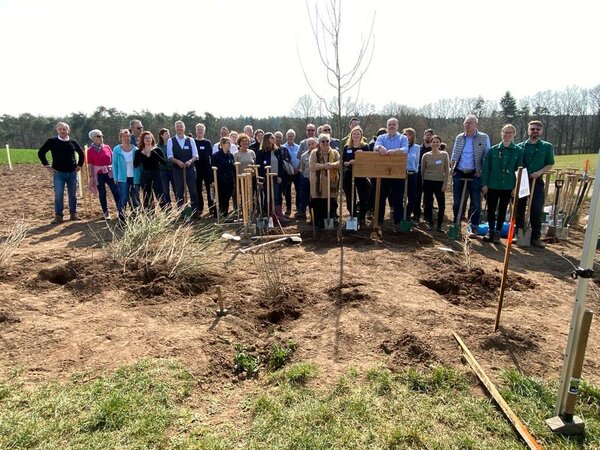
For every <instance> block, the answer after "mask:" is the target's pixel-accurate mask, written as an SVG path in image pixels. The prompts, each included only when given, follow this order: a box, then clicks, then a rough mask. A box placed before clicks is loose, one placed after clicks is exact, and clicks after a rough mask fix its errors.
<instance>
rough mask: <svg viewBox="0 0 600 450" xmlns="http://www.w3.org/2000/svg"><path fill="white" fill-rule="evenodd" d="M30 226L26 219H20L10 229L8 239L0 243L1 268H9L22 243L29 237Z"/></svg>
mask: <svg viewBox="0 0 600 450" xmlns="http://www.w3.org/2000/svg"><path fill="white" fill-rule="evenodd" d="M28 231H29V225H28V224H27V222H25V220H24V219H19V220H17V221H16V222H15V224H14V225H13V226H12V227H11V228H9V230H8V233H7V235H6V238H5V239H4V240H3V241H2V242H0V267H7V266H8V264H9V262H10V259H11V258H12V255H13V254H14V253H15V251H16V250H17V248H19V245H21V242H23V240H24V239H25V237H27V232H28Z"/></svg>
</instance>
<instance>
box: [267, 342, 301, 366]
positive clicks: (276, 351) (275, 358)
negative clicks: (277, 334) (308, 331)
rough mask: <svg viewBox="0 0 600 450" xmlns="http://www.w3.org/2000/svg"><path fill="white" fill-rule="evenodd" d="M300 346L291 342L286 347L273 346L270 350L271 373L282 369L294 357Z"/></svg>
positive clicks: (268, 363)
mask: <svg viewBox="0 0 600 450" xmlns="http://www.w3.org/2000/svg"><path fill="white" fill-rule="evenodd" d="M297 348H298V344H296V343H295V342H294V341H289V342H288V343H287V344H286V345H281V344H273V345H272V346H271V349H270V350H269V357H268V361H267V368H268V369H269V370H271V371H273V370H279V369H281V368H282V367H283V366H284V365H285V364H286V363H287V362H288V361H289V360H290V358H291V357H292V356H293V355H294V353H295V352H296V349H297Z"/></svg>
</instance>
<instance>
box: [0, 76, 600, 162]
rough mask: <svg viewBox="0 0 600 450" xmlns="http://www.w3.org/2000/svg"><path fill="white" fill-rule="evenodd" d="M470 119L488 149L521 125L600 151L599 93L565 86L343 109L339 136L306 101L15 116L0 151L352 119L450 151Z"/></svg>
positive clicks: (0, 136)
mask: <svg viewBox="0 0 600 450" xmlns="http://www.w3.org/2000/svg"><path fill="white" fill-rule="evenodd" d="M469 113H473V114H475V115H477V116H478V117H479V126H478V128H479V129H480V130H481V131H483V132H485V133H487V134H489V135H490V138H491V140H492V143H497V142H499V141H500V129H501V127H502V126H503V125H504V124H506V123H512V124H513V125H515V127H516V128H517V137H516V138H515V140H516V141H521V140H524V139H525V138H526V135H527V133H526V130H527V123H528V122H529V121H530V120H534V119H538V120H541V121H542V122H543V123H544V125H545V135H544V139H545V140H548V141H550V142H552V143H553V144H554V148H555V151H556V153H557V154H576V153H592V152H596V151H598V148H599V147H600V85H597V86H595V87H594V88H591V89H585V88H580V87H577V86H569V87H567V88H565V89H564V90H562V91H541V92H538V93H537V94H535V95H534V96H531V97H524V98H521V99H518V100H517V99H516V98H514V97H513V95H512V94H511V93H510V92H509V91H507V92H506V93H505V94H504V95H503V96H502V98H500V99H499V101H494V100H486V99H484V98H483V97H481V96H480V97H473V98H454V99H441V100H438V101H437V102H435V103H430V104H427V105H424V106H423V107H421V108H413V107H410V106H406V105H403V104H400V103H396V102H390V103H388V104H386V105H385V106H384V107H383V108H381V109H379V110H376V108H375V107H374V106H373V105H372V104H369V103H365V102H361V103H354V104H352V103H350V102H346V104H345V107H344V108H343V114H342V118H341V119H342V123H343V124H344V129H343V130H341V131H340V130H337V129H336V124H337V123H339V122H338V117H337V115H335V114H334V115H332V114H328V113H327V112H326V108H324V107H322V106H320V105H318V102H317V101H316V100H314V99H313V98H312V97H311V96H309V95H304V96H302V97H300V98H299V99H298V101H297V102H296V104H295V105H294V107H293V108H292V110H291V111H290V113H289V114H288V115H286V116H271V117H267V118H256V117H252V116H238V117H216V116H214V115H213V114H211V113H210V112H205V113H204V114H198V113H197V112H196V111H188V112H186V113H185V114H181V113H173V114H164V113H152V112H150V111H146V110H143V111H140V112H133V113H126V112H123V111H119V110H117V109H116V108H108V107H105V106H98V107H97V108H96V110H95V111H94V112H93V113H92V114H91V115H86V114H84V113H81V112H77V113H72V114H69V115H68V116H66V117H53V116H34V115H32V114H29V113H24V114H21V115H19V116H11V115H2V116H0V144H1V145H2V146H3V147H4V145H5V144H8V145H10V146H11V147H12V148H39V147H40V146H41V145H42V144H43V143H44V142H45V140H46V139H48V138H49V137H51V136H53V135H54V134H55V132H54V127H55V125H56V123H57V122H59V121H65V122H67V123H68V124H69V126H70V127H71V136H72V137H73V138H74V139H76V140H77V141H79V142H80V143H81V144H82V145H83V144H86V143H88V142H89V139H88V136H87V135H88V132H89V131H90V130H92V129H94V128H98V129H100V130H102V132H103V133H104V136H105V141H106V143H107V144H109V145H111V146H114V145H115V144H117V143H118V133H119V130H120V129H122V128H127V127H128V125H129V121H130V120H132V119H139V120H141V121H142V123H143V125H144V128H145V129H146V130H150V131H152V132H153V133H154V134H155V136H156V135H157V134H158V130H159V129H160V128H163V127H164V128H169V129H170V130H173V124H174V123H175V121H176V120H183V121H184V123H185V124H186V127H187V131H188V132H192V133H193V132H194V126H195V125H196V123H200V122H201V123H204V124H205V125H206V129H207V133H206V136H207V138H208V139H210V140H211V142H215V141H216V140H217V139H218V136H219V129H220V127H221V126H226V127H227V128H229V129H230V130H235V131H238V132H241V131H242V130H243V127H244V125H247V124H250V125H252V126H253V127H254V129H255V130H256V129H259V128H260V129H262V130H264V131H277V130H279V131H282V132H283V133H285V132H286V131H287V130H288V129H290V128H292V129H294V130H295V131H296V134H297V141H300V140H301V139H303V138H304V137H305V132H304V129H305V126H306V124H307V123H310V122H312V123H315V124H316V125H317V126H318V125H322V124H323V123H330V124H331V125H333V129H334V132H333V134H334V137H338V138H341V137H343V136H346V135H347V133H348V128H347V127H348V125H347V124H348V121H349V119H350V118H351V117H353V116H356V117H359V118H360V121H361V126H362V127H363V129H364V131H365V136H367V137H369V138H370V137H371V136H373V135H374V134H375V132H376V131H377V129H378V128H380V127H384V126H385V123H386V120H387V119H388V118H389V117H397V118H398V120H399V121H400V127H401V128H405V127H412V128H414V129H415V130H416V132H417V136H420V135H422V133H423V131H424V130H425V129H427V128H433V129H434V130H435V132H436V134H438V135H440V136H441V137H442V139H443V140H444V141H445V142H447V143H448V144H449V145H452V143H453V141H454V138H455V136H456V135H457V134H458V133H460V132H461V131H462V129H463V127H462V122H463V119H464V117H465V116H466V115H467V114H469Z"/></svg>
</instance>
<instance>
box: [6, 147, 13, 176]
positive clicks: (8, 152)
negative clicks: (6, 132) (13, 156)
mask: <svg viewBox="0 0 600 450" xmlns="http://www.w3.org/2000/svg"><path fill="white" fill-rule="evenodd" d="M6 159H7V160H8V168H9V169H10V170H13V166H12V161H11V160H10V147H9V146H8V144H6Z"/></svg>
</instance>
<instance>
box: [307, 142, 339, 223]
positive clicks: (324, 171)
mask: <svg viewBox="0 0 600 450" xmlns="http://www.w3.org/2000/svg"><path fill="white" fill-rule="evenodd" d="M330 144H331V138H330V137H329V135H328V134H326V133H322V134H320V135H319V148H317V149H315V150H313V151H312V152H311V154H310V196H311V207H312V209H313V212H314V221H315V227H317V228H319V229H323V228H324V219H333V218H335V211H336V210H337V200H336V199H337V193H338V188H339V181H340V176H339V170H340V154H339V153H338V151H337V150H335V149H334V148H331V146H330ZM328 175H329V176H328ZM328 180H329V187H328V186H327V181H328ZM328 194H329V195H328ZM328 203H329V211H330V217H327V206H328Z"/></svg>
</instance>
